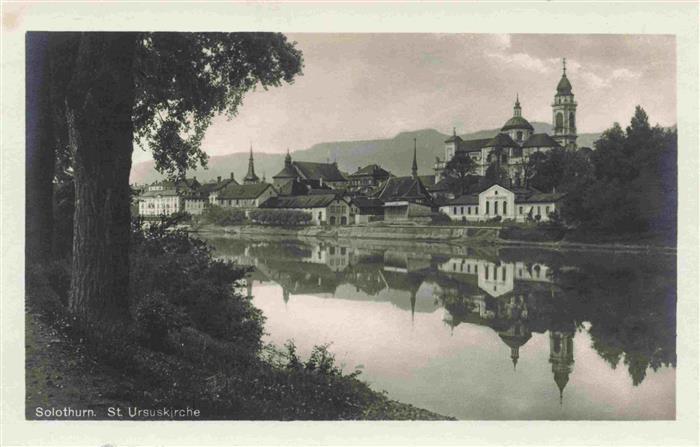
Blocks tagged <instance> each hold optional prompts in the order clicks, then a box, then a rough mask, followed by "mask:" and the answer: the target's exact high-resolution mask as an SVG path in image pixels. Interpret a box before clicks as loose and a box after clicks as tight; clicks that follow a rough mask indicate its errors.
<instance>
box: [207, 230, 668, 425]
mask: <svg viewBox="0 0 700 447" xmlns="http://www.w3.org/2000/svg"><path fill="white" fill-rule="evenodd" d="M208 240H209V241H210V242H211V243H212V245H213V246H214V247H215V249H216V253H217V255H218V256H219V257H221V258H225V259H231V260H235V261H237V262H238V263H240V264H245V265H252V266H254V267H255V271H254V273H253V274H252V275H251V277H250V279H249V285H248V289H249V290H248V291H249V293H250V294H251V295H252V296H253V297H254V298H253V299H254V302H255V305H256V306H257V307H259V308H260V309H262V311H263V312H264V314H265V316H266V317H267V321H266V323H265V328H266V332H267V333H268V335H267V336H266V337H267V340H266V341H269V342H273V343H275V344H277V345H280V346H281V345H282V344H284V343H285V341H287V340H288V339H293V340H294V342H295V343H296V345H297V347H298V350H299V353H300V354H301V355H302V356H304V357H307V356H308V355H309V353H310V351H311V349H312V348H313V346H314V345H316V344H322V343H331V348H330V349H331V351H332V352H333V353H335V355H336V359H337V360H338V361H339V362H340V363H342V364H343V365H345V370H347V371H352V370H354V369H355V368H356V367H360V368H361V370H362V371H363V372H362V375H361V376H360V377H361V378H362V379H363V380H365V381H367V382H368V383H370V385H371V386H372V387H373V388H374V389H376V390H386V391H387V392H388V393H389V397H391V398H393V399H396V400H399V401H402V402H407V403H411V404H414V405H416V406H419V407H422V408H427V409H430V410H433V411H436V412H438V413H440V414H444V415H449V416H454V417H456V418H459V419H674V418H675V377H676V375H675V364H676V344H675V330H676V314H675V309H676V279H675V278H676V271H675V265H676V258H675V256H673V255H659V254H654V255H644V254H641V255H640V254H634V255H630V254H611V253H583V252H553V251H540V250H526V249H503V248H501V249H496V248H478V249H472V248H466V247H454V246H449V245H446V244H442V245H441V244H409V243H406V244H402V243H388V242H386V243H383V242H381V241H378V242H372V241H346V242H343V241H340V242H337V241H329V240H316V239H313V240H303V241H302V240H242V239H239V238H224V237H217V238H211V237H210V238H208Z"/></svg>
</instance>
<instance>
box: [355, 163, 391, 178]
mask: <svg viewBox="0 0 700 447" xmlns="http://www.w3.org/2000/svg"><path fill="white" fill-rule="evenodd" d="M366 175H370V176H373V177H388V176H389V175H391V174H390V173H389V171H387V170H386V169H384V168H382V167H381V166H379V165H377V164H371V165H367V166H365V167H364V168H360V169H358V170H357V171H355V172H354V173H352V174H350V177H363V176H366Z"/></svg>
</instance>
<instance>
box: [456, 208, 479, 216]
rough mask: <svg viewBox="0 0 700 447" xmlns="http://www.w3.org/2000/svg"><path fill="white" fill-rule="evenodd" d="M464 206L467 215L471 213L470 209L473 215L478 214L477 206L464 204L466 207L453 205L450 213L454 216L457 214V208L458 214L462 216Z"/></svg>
mask: <svg viewBox="0 0 700 447" xmlns="http://www.w3.org/2000/svg"><path fill="white" fill-rule="evenodd" d="M465 208H466V209H467V215H471V214H472V211H473V212H474V215H478V214H479V207H478V206H466V207H464V206H460V207H459V208H457V207H456V206H455V207H452V214H454V215H455V216H456V215H457V210H459V215H461V216H462V215H464V209H465Z"/></svg>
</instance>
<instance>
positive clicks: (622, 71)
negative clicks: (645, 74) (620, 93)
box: [612, 68, 642, 79]
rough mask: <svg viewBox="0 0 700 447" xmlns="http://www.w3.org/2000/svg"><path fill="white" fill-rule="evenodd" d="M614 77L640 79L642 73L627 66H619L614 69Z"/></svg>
mask: <svg viewBox="0 0 700 447" xmlns="http://www.w3.org/2000/svg"><path fill="white" fill-rule="evenodd" d="M612 77H613V78H614V79H639V78H641V77H642V74H641V73H638V72H634V71H631V70H628V69H626V68H618V69H616V70H613V72H612Z"/></svg>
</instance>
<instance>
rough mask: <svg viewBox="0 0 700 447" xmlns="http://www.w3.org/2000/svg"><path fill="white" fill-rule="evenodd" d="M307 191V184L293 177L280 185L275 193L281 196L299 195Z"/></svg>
mask: <svg viewBox="0 0 700 447" xmlns="http://www.w3.org/2000/svg"><path fill="white" fill-rule="evenodd" d="M308 191H309V186H307V185H306V184H305V183H303V182H299V181H297V180H296V179H294V180H292V181H291V182H287V183H285V184H283V185H282V186H280V187H279V188H278V190H277V193H278V194H279V195H281V196H300V195H303V194H306V193H307V192H308Z"/></svg>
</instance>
